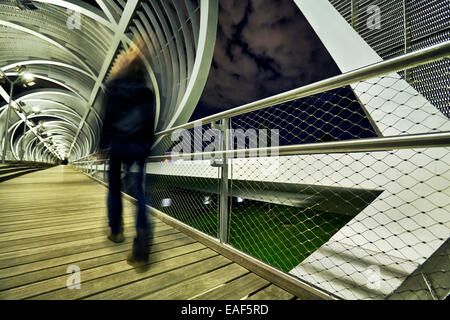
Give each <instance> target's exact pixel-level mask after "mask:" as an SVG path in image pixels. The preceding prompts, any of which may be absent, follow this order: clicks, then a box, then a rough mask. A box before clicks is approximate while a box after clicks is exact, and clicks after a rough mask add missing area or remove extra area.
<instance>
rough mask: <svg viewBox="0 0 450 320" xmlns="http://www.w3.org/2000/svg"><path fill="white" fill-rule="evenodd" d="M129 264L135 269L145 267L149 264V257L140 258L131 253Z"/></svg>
mask: <svg viewBox="0 0 450 320" xmlns="http://www.w3.org/2000/svg"><path fill="white" fill-rule="evenodd" d="M127 262H128V264H130V265H132V266H135V267H140V266H145V265H146V264H147V263H148V256H147V255H143V256H139V255H136V254H134V253H133V252H131V253H130V254H128V257H127Z"/></svg>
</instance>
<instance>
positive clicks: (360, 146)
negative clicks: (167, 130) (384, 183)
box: [147, 132, 450, 162]
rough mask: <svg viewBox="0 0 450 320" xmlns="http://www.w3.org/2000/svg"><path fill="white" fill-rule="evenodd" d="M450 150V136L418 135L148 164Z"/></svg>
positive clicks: (220, 153) (203, 154)
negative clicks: (391, 151)
mask: <svg viewBox="0 0 450 320" xmlns="http://www.w3.org/2000/svg"><path fill="white" fill-rule="evenodd" d="M448 146H450V132H439V133H427V134H415V135H405V136H396V137H382V138H379V137H377V138H363V139H354V140H344V141H330V142H318V143H306V144H294V145H289V146H280V147H267V148H251V149H235V150H227V151H211V152H197V153H184V154H183V153H180V154H169V155H161V156H151V157H148V158H147V162H156V161H163V160H169V159H171V160H174V159H192V158H194V159H195V158H196V159H214V158H222V157H226V158H239V157H255V156H257V155H258V154H259V156H261V154H263V155H264V156H269V155H271V156H274V154H275V155H276V156H288V155H300V154H323V153H346V152H365V151H382V150H394V149H416V148H435V147H448Z"/></svg>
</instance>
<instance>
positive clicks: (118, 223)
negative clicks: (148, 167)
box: [108, 139, 150, 242]
mask: <svg viewBox="0 0 450 320" xmlns="http://www.w3.org/2000/svg"><path fill="white" fill-rule="evenodd" d="M146 156H147V154H146V148H145V146H144V145H141V144H139V143H133V142H128V141H122V140H118V139H116V140H114V141H112V143H111V149H110V159H109V173H108V177H109V190H108V220H109V227H110V228H111V232H112V233H113V234H117V233H119V232H120V231H121V228H122V221H123V220H122V219H123V218H122V209H123V208H122V197H121V193H120V192H121V167H122V164H125V165H126V166H127V170H128V169H129V168H130V167H131V166H132V165H133V163H136V164H137V166H138V168H139V169H138V174H137V176H136V180H135V181H134V184H135V186H136V188H135V192H136V194H134V196H135V197H136V199H137V215H136V231H137V237H138V238H140V237H141V236H142V235H144V237H145V238H147V237H149V234H150V222H149V219H148V217H147V210H146V197H145V193H144V186H143V179H144V168H145V158H146ZM135 242H136V241H135Z"/></svg>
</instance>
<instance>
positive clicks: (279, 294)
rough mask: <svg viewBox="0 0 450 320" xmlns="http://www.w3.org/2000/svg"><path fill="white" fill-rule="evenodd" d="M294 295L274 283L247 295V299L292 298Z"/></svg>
mask: <svg viewBox="0 0 450 320" xmlns="http://www.w3.org/2000/svg"><path fill="white" fill-rule="evenodd" d="M294 298H295V296H294V295H293V294H291V293H289V292H287V291H286V290H283V289H281V288H280V287H277V286H276V285H274V284H271V285H269V286H268V287H266V288H263V289H262V290H260V291H258V292H256V293H255V294H253V295H251V296H249V297H248V298H247V300H292V299H294Z"/></svg>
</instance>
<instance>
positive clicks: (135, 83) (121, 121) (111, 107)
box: [100, 77, 155, 153]
mask: <svg viewBox="0 0 450 320" xmlns="http://www.w3.org/2000/svg"><path fill="white" fill-rule="evenodd" d="M106 88H107V89H106V92H105V95H104V98H103V102H102V111H103V112H102V113H104V117H103V119H104V121H103V130H102V136H101V139H100V149H107V148H108V146H109V145H110V143H111V142H112V140H114V139H120V140H121V141H125V142H134V143H139V144H142V145H145V147H146V149H147V150H148V153H149V152H150V147H151V145H152V143H153V138H154V120H155V117H154V104H155V99H154V94H153V91H152V90H151V89H149V88H148V87H147V86H146V84H145V81H144V80H143V79H139V78H132V77H122V78H116V79H114V80H111V81H110V82H109V83H108V84H107V85H106Z"/></svg>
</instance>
